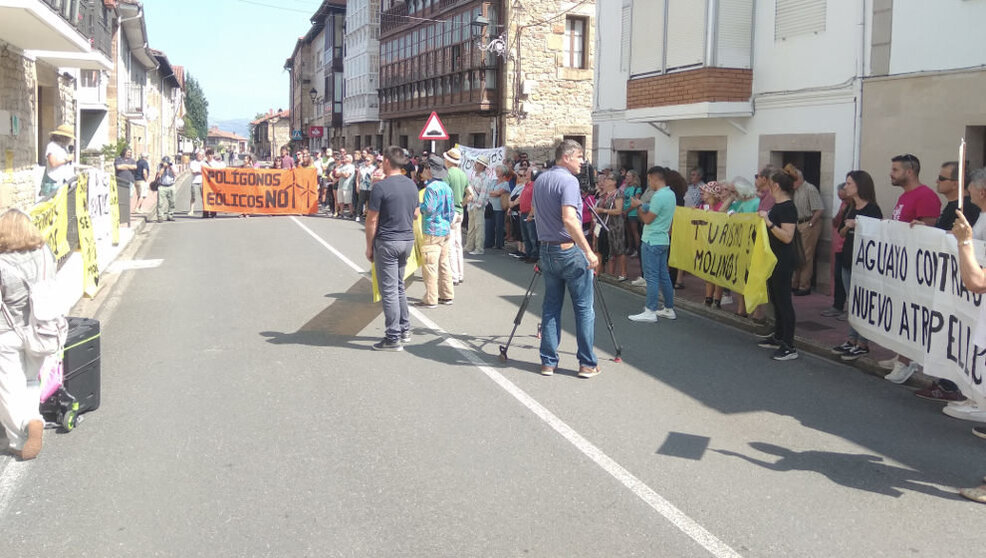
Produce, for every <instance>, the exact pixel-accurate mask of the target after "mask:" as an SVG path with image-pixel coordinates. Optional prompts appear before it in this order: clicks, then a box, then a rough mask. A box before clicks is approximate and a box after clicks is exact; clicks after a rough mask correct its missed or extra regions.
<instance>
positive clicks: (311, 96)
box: [308, 87, 318, 148]
mask: <svg viewBox="0 0 986 558" xmlns="http://www.w3.org/2000/svg"><path fill="white" fill-rule="evenodd" d="M308 98H309V99H311V100H312V120H311V121H312V122H315V99H317V98H318V90H316V89H315V88H314V87H312V88H311V90H309V91H308ZM312 125H313V124H309V125H308V126H309V130H311V126H312ZM311 141H312V139H311V138H310V137H309V138H308V143H309V146H308V147H309V148H311V147H312V146H311Z"/></svg>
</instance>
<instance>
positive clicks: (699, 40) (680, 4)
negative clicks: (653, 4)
mask: <svg viewBox="0 0 986 558" xmlns="http://www.w3.org/2000/svg"><path fill="white" fill-rule="evenodd" d="M667 1H668V25H667V33H668V57H667V69H668V70H673V69H675V68H685V67H688V66H694V65H697V64H702V63H703V62H704V61H705V29H706V15H707V14H706V6H707V2H704V1H699V0H667Z"/></svg>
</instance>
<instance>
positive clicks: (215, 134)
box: [206, 126, 247, 141]
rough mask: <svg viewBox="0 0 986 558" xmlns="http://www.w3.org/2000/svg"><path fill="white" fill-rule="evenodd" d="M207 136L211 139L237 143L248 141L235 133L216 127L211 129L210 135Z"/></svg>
mask: <svg viewBox="0 0 986 558" xmlns="http://www.w3.org/2000/svg"><path fill="white" fill-rule="evenodd" d="M206 136H207V137H210V138H220V139H228V140H235V141H246V140H247V139H246V138H245V137H243V136H240V135H237V134H234V133H233V132H227V131H225V130H220V129H219V128H216V127H215V126H213V127H212V128H209V133H208V134H206Z"/></svg>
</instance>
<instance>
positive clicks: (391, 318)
mask: <svg viewBox="0 0 986 558" xmlns="http://www.w3.org/2000/svg"><path fill="white" fill-rule="evenodd" d="M412 249H414V241H413V240H399V241H398V240H389V241H388V240H374V241H373V262H374V264H375V265H376V268H377V286H378V287H379V289H380V298H381V299H382V302H383V318H384V323H385V324H386V327H387V332H386V336H387V339H388V340H390V341H396V340H397V339H399V338H400V336H401V334H402V333H405V332H408V331H410V330H411V314H410V312H409V311H408V308H407V295H406V294H405V293H404V268H405V267H407V258H408V257H409V256H410V255H411V250H412Z"/></svg>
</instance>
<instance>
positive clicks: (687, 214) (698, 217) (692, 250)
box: [669, 207, 777, 312]
mask: <svg viewBox="0 0 986 558" xmlns="http://www.w3.org/2000/svg"><path fill="white" fill-rule="evenodd" d="M672 230H673V231H674V234H672V235H671V254H670V257H669V265H670V266H671V267H676V268H678V269H680V270H682V271H687V272H688V273H691V274H692V275H695V276H696V277H701V278H702V279H705V280H706V281H710V282H712V283H715V284H716V285H719V286H721V287H725V288H727V289H730V290H732V291H734V292H737V293H739V294H741V295H743V297H744V299H745V301H746V308H747V311H748V312H752V311H753V309H754V308H756V307H757V306H760V305H761V304H764V303H766V302H767V278H768V277H770V274H771V273H773V271H774V266H775V265H777V258H776V257H775V256H774V253H773V251H771V249H770V242H769V241H768V240H767V238H768V237H767V234H768V233H767V226H766V225H765V224H764V221H763V218H761V217H760V216H759V215H757V214H755V213H736V214H733V215H728V214H726V213H720V212H716V211H703V210H701V209H695V208H691V207H678V208H675V212H674V221H673V224H672Z"/></svg>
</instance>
